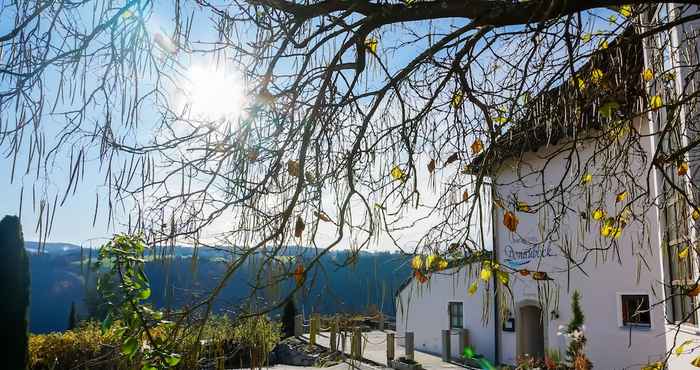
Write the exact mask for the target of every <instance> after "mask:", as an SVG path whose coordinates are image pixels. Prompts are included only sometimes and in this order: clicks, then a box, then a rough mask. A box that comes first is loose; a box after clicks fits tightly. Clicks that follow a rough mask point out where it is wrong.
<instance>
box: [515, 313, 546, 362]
mask: <svg viewBox="0 0 700 370" xmlns="http://www.w3.org/2000/svg"><path fill="white" fill-rule="evenodd" d="M517 322H519V325H518V328H517V329H516V332H517V335H518V341H517V342H518V343H517V344H518V356H522V355H525V354H528V355H530V356H532V357H535V358H544V323H543V317H542V310H541V309H540V307H539V306H537V305H534V304H525V305H522V306H520V308H519V309H518V319H517Z"/></svg>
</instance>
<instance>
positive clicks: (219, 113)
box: [179, 64, 247, 121]
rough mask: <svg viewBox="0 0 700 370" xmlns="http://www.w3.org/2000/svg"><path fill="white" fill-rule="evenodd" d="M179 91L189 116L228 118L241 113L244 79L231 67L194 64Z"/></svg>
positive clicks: (215, 118) (228, 119) (206, 118)
mask: <svg viewBox="0 0 700 370" xmlns="http://www.w3.org/2000/svg"><path fill="white" fill-rule="evenodd" d="M179 90H180V92H181V99H180V100H181V104H180V105H181V108H182V109H183V110H184V112H186V113H187V114H188V115H189V117H191V118H194V119H197V120H206V121H231V120H237V119H239V118H242V117H243V116H244V112H245V107H246V104H247V98H246V93H245V82H244V80H243V78H242V77H241V74H240V73H237V72H236V71H234V70H230V69H227V68H224V67H221V66H217V65H214V64H211V65H193V66H191V67H190V68H189V69H188V71H187V73H186V75H185V79H184V81H183V83H182V86H181V87H180V89H179Z"/></svg>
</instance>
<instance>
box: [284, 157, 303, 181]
mask: <svg viewBox="0 0 700 370" xmlns="http://www.w3.org/2000/svg"><path fill="white" fill-rule="evenodd" d="M287 173H289V175H290V176H293V177H299V173H300V172H299V162H297V161H295V160H291V159H290V160H288V161H287Z"/></svg>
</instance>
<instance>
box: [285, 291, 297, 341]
mask: <svg viewBox="0 0 700 370" xmlns="http://www.w3.org/2000/svg"><path fill="white" fill-rule="evenodd" d="M296 315H297V308H296V306H295V305H294V300H293V299H290V300H288V301H287V303H286V304H285V305H284V311H283V312H282V335H284V337H285V338H289V337H293V336H294V317H295V316H296Z"/></svg>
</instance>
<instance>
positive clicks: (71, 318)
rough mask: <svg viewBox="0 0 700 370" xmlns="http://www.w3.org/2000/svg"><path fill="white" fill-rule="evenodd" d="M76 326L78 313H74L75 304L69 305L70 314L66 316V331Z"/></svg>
mask: <svg viewBox="0 0 700 370" xmlns="http://www.w3.org/2000/svg"><path fill="white" fill-rule="evenodd" d="M76 326H78V313H77V312H76V311H75V302H71V303H70V313H69V314H68V330H73V329H75V327H76Z"/></svg>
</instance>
